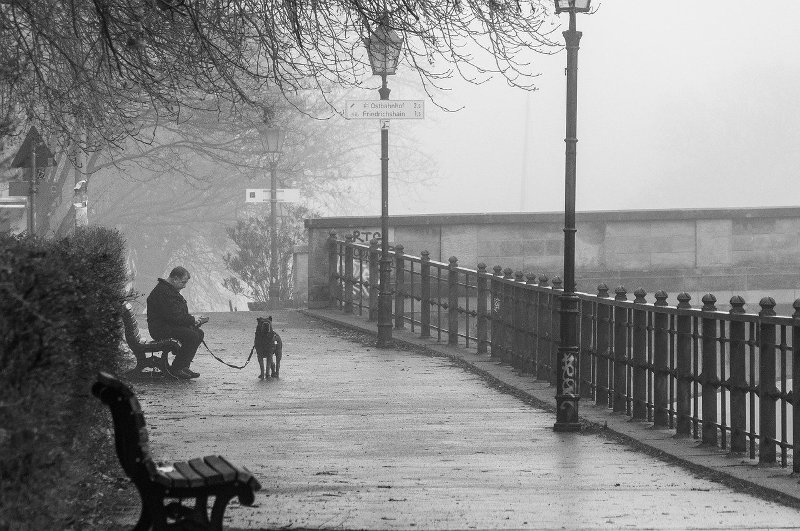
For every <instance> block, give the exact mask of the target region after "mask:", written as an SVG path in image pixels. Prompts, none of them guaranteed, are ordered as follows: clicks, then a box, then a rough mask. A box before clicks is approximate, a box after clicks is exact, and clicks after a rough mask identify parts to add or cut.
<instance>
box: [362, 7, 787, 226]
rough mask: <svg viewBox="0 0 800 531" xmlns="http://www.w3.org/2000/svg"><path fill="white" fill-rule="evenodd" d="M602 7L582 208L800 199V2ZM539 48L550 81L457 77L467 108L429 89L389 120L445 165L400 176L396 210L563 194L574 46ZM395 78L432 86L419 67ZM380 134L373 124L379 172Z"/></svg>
mask: <svg viewBox="0 0 800 531" xmlns="http://www.w3.org/2000/svg"><path fill="white" fill-rule="evenodd" d="M595 4H596V2H595ZM767 5H769V6H770V8H769V9H768V8H767ZM597 7H598V8H599V9H597V11H596V12H595V13H594V14H591V15H578V30H579V31H582V32H583V37H582V40H581V48H580V53H579V59H578V65H579V74H578V140H579V141H578V177H577V209H578V210H618V209H670V208H715V207H758V206H792V205H798V204H800V184H798V183H797V180H798V170H797V168H798V167H800V149H798V147H797V146H798V142H800V103H799V101H800V100H799V99H798V92H800V61H798V60H797V52H798V49H800V36H799V35H798V33H797V27H798V24H800V3H796V2H790V1H781V2H770V3H769V4H761V3H754V2H745V1H734V2H721V1H713V2H696V1H693V2H689V1H688V0H680V1H673V2H668V3H665V2H644V1H642V0H606V1H605V2H602V3H600V4H599V6H597ZM567 21H568V18H567V16H566V15H561V19H560V22H561V24H562V26H564V27H565V26H566V24H567ZM564 27H562V28H559V29H558V30H557V31H556V32H555V33H554V35H553V36H554V38H557V39H558V42H563V38H562V37H561V35H560V31H561V30H562V29H564ZM531 60H532V61H534V64H535V66H536V70H537V71H538V72H540V73H541V76H540V77H539V78H538V80H537V87H538V89H539V90H537V91H534V92H526V91H524V90H521V89H518V88H512V87H509V86H508V85H507V83H506V82H505V81H504V80H503V79H494V80H493V81H491V82H489V83H486V84H484V85H481V86H473V85H469V84H467V83H464V82H456V81H453V82H451V83H450V84H449V86H450V88H451V89H452V90H451V91H450V92H449V93H447V94H445V95H443V96H442V101H443V102H445V103H446V104H447V105H448V106H450V107H461V106H463V110H461V111H459V112H456V113H447V112H444V111H441V110H439V109H437V108H436V107H435V106H434V105H432V104H430V102H428V104H427V107H426V119H425V120H424V121H411V120H406V121H395V122H392V125H391V127H392V129H391V131H392V133H394V134H398V133H400V131H401V129H402V134H406V135H409V136H413V137H414V138H417V139H418V141H419V142H420V145H421V148H422V149H424V150H425V151H426V152H429V153H432V154H434V157H435V159H436V162H437V164H438V178H437V179H436V180H435V181H434V182H432V183H429V184H428V185H427V187H426V189H425V193H424V194H421V195H420V194H418V193H412V192H411V191H410V190H409V189H407V188H406V187H405V186H396V185H392V186H391V188H390V213H391V214H419V213H436V212H515V211H559V210H563V202H564V191H563V188H564V127H565V125H564V122H565V118H564V114H565V91H566V77H565V75H564V70H565V66H566V52H565V51H563V50H562V51H560V52H559V53H557V54H555V55H553V56H544V55H539V54H535V55H532V56H531ZM389 83H390V87H392V85H393V84H394V90H393V91H392V94H391V98H392V99H416V98H417V97H419V95H418V94H407V92H409V91H408V90H407V88H406V85H413V84H418V83H419V81H418V80H416V79H415V78H414V75H413V74H411V73H410V72H408V71H407V70H406V71H405V72H400V74H399V75H398V76H395V77H392V78H390V82H389ZM373 96H374V97H377V94H375V95H373V94H370V93H369V92H366V91H365V97H366V98H369V97H373ZM526 107H527V116H526ZM526 122H527V126H528V130H527V138H526ZM391 138H392V137H391V134H390V141H391ZM378 149H379V145H378V137H377V127H376V145H375V150H376V159H375V165H376V169H375V171H376V172H377V171H379V161H378V160H377V157H378ZM391 156H392V154H391V153H390V157H391ZM391 164H392V161H391V160H390V172H391ZM523 174H524V180H523ZM371 204H374V205H375V208H374V212H365V214H377V213H378V210H379V199H378V198H377V196H376V198H375V200H374V201H371Z"/></svg>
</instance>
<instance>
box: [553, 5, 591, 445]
mask: <svg viewBox="0 0 800 531" xmlns="http://www.w3.org/2000/svg"><path fill="white" fill-rule="evenodd" d="M590 3H591V0H555V5H556V13H562V12H564V11H566V12H568V13H569V29H568V30H567V31H565V32H563V33H564V41H565V42H566V48H567V127H566V138H564V142H565V143H566V160H565V164H564V176H565V187H564V291H563V292H562V293H561V298H560V300H561V309H560V311H559V313H560V315H561V330H560V332H561V342H560V344H559V347H558V362H557V366H556V423H555V425H553V429H554V430H555V431H578V430H580V427H581V425H580V423H579V421H578V400H579V399H580V394H579V389H578V386H579V381H580V379H579V375H578V357H579V355H580V347H579V344H578V296H577V295H576V294H575V232H576V228H575V173H576V172H575V167H576V153H577V149H576V144H577V143H578V138H577V121H578V45H579V43H580V40H581V32H580V31H576V29H575V14H576V13H581V12H587V11H589V4H590Z"/></svg>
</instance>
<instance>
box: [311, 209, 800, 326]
mask: <svg viewBox="0 0 800 531" xmlns="http://www.w3.org/2000/svg"><path fill="white" fill-rule="evenodd" d="M389 224H390V227H391V230H390V234H389V236H390V242H392V243H393V244H394V243H402V244H403V246H404V247H405V253H406V254H412V255H416V256H419V253H420V252H421V251H423V250H427V251H428V252H430V256H431V259H432V260H437V261H440V262H447V260H448V258H449V257H450V256H456V257H458V260H459V265H460V266H462V267H467V268H470V269H476V267H477V264H478V263H480V262H483V263H485V264H487V265H488V266H489V268H490V270H491V267H492V266H494V265H501V266H503V267H511V268H512V269H515V270H522V271H525V272H534V273H537V274H546V275H548V276H550V277H552V276H554V275H559V276H561V274H562V260H563V238H564V236H563V232H562V227H563V214H560V213H527V214H445V215H421V216H393V217H390V223H389ZM576 225H577V228H578V232H577V235H576V279H577V284H578V289H579V290H580V291H585V292H591V293H593V292H595V290H596V287H597V284H599V283H601V282H604V283H606V284H608V285H609V286H610V287H611V288H612V293H613V288H614V287H616V286H617V285H624V286H625V287H626V288H628V292H629V293H632V292H633V290H634V289H636V288H638V287H643V288H644V289H645V290H646V291H647V292H648V293H649V294H650V297H648V300H649V301H652V300H653V298H652V293H653V292H654V291H656V290H659V289H663V290H665V291H667V292H668V293H669V294H670V299H668V300H669V301H670V303H671V304H672V303H674V301H675V298H674V297H675V295H677V293H679V292H681V291H686V292H689V293H690V294H691V295H692V305H693V306H694V305H700V302H699V299H700V297H701V296H702V294H704V293H709V292H710V293H713V294H714V295H716V296H717V300H718V301H719V304H718V306H719V307H720V308H721V309H726V308H727V302H728V300H729V299H730V297H731V296H732V295H734V294H737V295H741V296H743V297H744V298H745V300H746V301H747V302H748V303H749V304H748V305H747V306H746V308H747V309H748V311H757V310H758V305H757V303H758V300H759V299H760V298H761V297H763V296H767V295H768V296H772V297H773V298H775V299H776V301H777V302H778V303H779V305H780V306H779V309H780V310H782V311H783V313H786V312H787V311H791V308H790V306H791V302H792V301H793V300H794V299H795V298H797V297H800V208H759V209H696V210H638V211H606V212H579V213H578V214H577V216H576ZM379 226H380V219H379V218H376V217H363V218H360V217H350V218H324V219H312V220H307V221H306V227H307V229H308V230H309V236H310V237H309V241H310V242H311V244H310V245H309V253H310V255H309V264H310V269H309V281H308V282H309V303H310V304H311V300H312V299H314V300H316V301H318V303H319V304H320V305H322V304H324V303H327V292H326V291H325V290H324V289H322V288H323V285H324V286H327V276H328V270H327V248H326V247H325V245H324V244H325V241H326V239H327V237H328V233H329V232H330V231H331V230H335V231H336V232H337V234H339V235H340V236H343V235H345V234H348V233H352V231H353V230H358V231H360V233H365V232H370V233H372V232H375V227H379ZM631 298H632V297H631Z"/></svg>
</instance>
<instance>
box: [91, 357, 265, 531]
mask: <svg viewBox="0 0 800 531" xmlns="http://www.w3.org/2000/svg"><path fill="white" fill-rule="evenodd" d="M92 394H94V396H96V397H97V398H99V399H100V400H101V401H103V403H105V404H106V405H108V407H109V409H111V417H112V419H113V422H114V438H115V441H116V447H117V457H119V462H120V464H121V465H122V468H123V470H125V473H126V474H127V475H128V477H129V478H130V479H131V481H133V483H134V484H135V485H136V488H137V489H138V491H139V495H140V496H141V498H142V512H141V516H140V517H139V522H138V523H137V524H136V527H135V528H134V531H144V530H146V529H155V530H162V529H222V518H223V515H224V513H225V508H226V507H227V505H228V502H229V501H230V500H231V498H233V497H234V496H238V497H239V503H241V504H242V505H252V504H253V501H254V499H255V492H256V491H257V490H259V489H260V488H261V484H260V483H259V482H258V480H257V479H256V478H255V477H253V475H252V474H251V473H250V471H249V470H247V469H246V468H244V467H241V466H236V465H233V464H231V463H230V462H229V461H228V460H226V459H225V458H224V457H222V456H217V455H210V456H206V457H203V458H197V459H190V460H189V461H184V462H180V463H173V464H172V465H170V466H158V465H157V464H156V462H155V461H153V458H152V457H151V456H150V450H149V448H148V436H147V427H146V426H145V420H144V414H143V413H142V410H141V407H140V406H139V400H137V399H136V395H135V394H134V393H133V391H132V390H131V389H130V387H128V386H127V385H125V384H124V383H122V382H121V381H120V380H119V379H117V378H116V377H114V376H113V375H111V374H108V373H105V372H101V373H99V374H98V375H97V382H95V384H94V385H93V386H92ZM209 496H214V497H215V499H214V505H213V507H212V509H211V517H210V519H209V515H208V510H207V503H208V497H209ZM167 499H170V500H172V499H175V500H177V501H173V502H171V503H169V504H167V505H165V500H167ZM184 499H190V500H194V501H195V503H194V507H188V506H185V505H183V503H182V501H183V500H184Z"/></svg>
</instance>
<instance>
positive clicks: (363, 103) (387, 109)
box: [344, 100, 425, 120]
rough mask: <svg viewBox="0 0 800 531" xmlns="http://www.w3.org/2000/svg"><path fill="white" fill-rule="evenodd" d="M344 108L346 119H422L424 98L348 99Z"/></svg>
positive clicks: (423, 115)
mask: <svg viewBox="0 0 800 531" xmlns="http://www.w3.org/2000/svg"><path fill="white" fill-rule="evenodd" d="M346 105H347V106H346V107H345V109H344V116H345V118H347V119H348V120H422V119H423V118H425V100H349V101H348V102H347V104H346Z"/></svg>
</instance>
